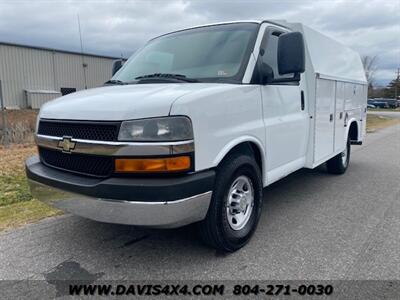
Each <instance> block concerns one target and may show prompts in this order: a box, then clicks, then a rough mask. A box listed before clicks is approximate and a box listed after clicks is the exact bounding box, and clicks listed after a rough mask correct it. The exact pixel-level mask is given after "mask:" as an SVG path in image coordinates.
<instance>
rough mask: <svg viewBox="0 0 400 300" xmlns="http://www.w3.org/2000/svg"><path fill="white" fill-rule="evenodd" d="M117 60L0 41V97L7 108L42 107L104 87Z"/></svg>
mask: <svg viewBox="0 0 400 300" xmlns="http://www.w3.org/2000/svg"><path fill="white" fill-rule="evenodd" d="M115 59H118V58H116V57H108V56H100V55H93V54H81V53H77V52H71V51H64V50H57V49H50V48H43V47H32V46H26V45H18V44H10V43H3V42H0V97H2V98H3V101H4V105H5V107H6V108H11V109H12V108H39V107H40V105H41V104H43V103H45V102H47V101H49V100H51V99H54V98H56V97H59V96H61V95H64V94H68V93H70V92H74V91H77V90H82V89H85V87H86V88H93V87H97V86H101V85H102V84H103V83H104V82H106V81H107V80H109V79H110V77H111V69H112V62H113V61H114V60H115Z"/></svg>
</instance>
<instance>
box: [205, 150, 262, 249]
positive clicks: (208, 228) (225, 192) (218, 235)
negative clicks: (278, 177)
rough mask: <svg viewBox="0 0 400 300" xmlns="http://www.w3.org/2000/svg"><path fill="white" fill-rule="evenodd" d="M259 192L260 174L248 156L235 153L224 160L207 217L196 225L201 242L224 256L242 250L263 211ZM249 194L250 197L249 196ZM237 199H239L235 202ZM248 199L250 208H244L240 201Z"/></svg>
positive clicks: (255, 164)
mask: <svg viewBox="0 0 400 300" xmlns="http://www.w3.org/2000/svg"><path fill="white" fill-rule="evenodd" d="M246 186H247V191H246ZM262 188H263V185H262V176H261V171H260V168H259V166H258V165H257V163H256V162H255V159H254V157H253V156H252V155H251V154H250V155H246V154H242V153H234V154H232V155H230V156H228V157H227V158H226V159H224V161H222V163H221V164H220V165H219V167H218V169H217V177H216V181H215V187H214V191H213V195H212V198H211V202H210V207H209V209H208V212H207V216H206V218H205V219H204V220H203V221H201V222H200V223H198V231H199V234H200V237H201V238H202V240H203V241H204V242H205V243H206V244H208V245H209V246H212V247H214V248H216V249H218V250H220V251H224V252H234V251H236V250H238V249H240V248H241V247H243V246H244V245H245V244H246V243H247V242H248V241H249V240H250V238H251V236H252V235H253V233H254V231H255V230H256V228H257V224H258V220H259V218H260V215H261V208H262ZM240 190H242V192H240ZM251 191H252V195H253V197H250V196H249V195H251ZM239 192H240V193H239ZM238 195H242V196H239V198H237V196H238ZM243 195H244V196H243ZM230 196H231V197H230ZM251 198H252V199H253V201H251V200H250V202H252V203H253V205H251V204H250V205H249V204H247V205H243V204H244V203H248V202H247V201H248V200H243V201H242V199H251ZM237 199H239V200H237ZM236 201H238V202H236ZM233 202H235V203H233ZM238 203H240V205H239V204H238ZM239 211H240V212H239ZM239 215H240V216H241V217H240V218H241V219H240V220H239ZM235 220H236V224H235Z"/></svg>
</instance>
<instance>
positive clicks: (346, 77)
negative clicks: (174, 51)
mask: <svg viewBox="0 0 400 300" xmlns="http://www.w3.org/2000/svg"><path fill="white" fill-rule="evenodd" d="M263 22H266V23H268V22H270V23H272V24H276V25H280V26H283V27H288V28H291V29H292V30H295V31H300V32H302V33H303V36H304V39H305V42H306V49H307V51H308V53H309V58H310V60H311V65H312V67H313V69H314V70H313V71H314V73H316V74H317V75H318V76H320V77H321V78H328V79H336V80H342V81H351V82H358V83H363V84H366V83H367V81H366V78H365V73H364V68H363V65H362V62H361V58H360V55H359V54H358V53H357V52H355V51H354V50H352V49H350V48H349V47H347V46H345V45H343V44H341V43H339V42H338V41H336V40H334V39H332V38H330V37H328V36H326V35H324V34H322V33H320V32H318V31H316V30H314V29H311V28H310V27H308V26H305V25H303V24H300V23H289V22H287V21H285V20H240V21H230V22H219V23H211V24H204V25H201V26H195V27H191V28H198V27H204V26H211V25H221V24H232V23H258V24H260V23H263ZM188 29H189V28H188Z"/></svg>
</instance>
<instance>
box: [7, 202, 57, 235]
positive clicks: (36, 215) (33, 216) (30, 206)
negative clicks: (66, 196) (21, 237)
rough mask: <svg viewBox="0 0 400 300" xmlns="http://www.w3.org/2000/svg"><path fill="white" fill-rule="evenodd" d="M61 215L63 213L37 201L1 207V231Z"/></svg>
mask: <svg viewBox="0 0 400 300" xmlns="http://www.w3.org/2000/svg"><path fill="white" fill-rule="evenodd" d="M60 214H62V212H61V211H59V210H56V209H53V208H51V207H50V206H48V205H46V204H44V203H42V202H40V201H38V200H35V199H33V200H30V201H25V202H19V203H14V204H10V205H5V206H1V207H0V231H3V230H6V229H10V228H15V227H19V226H23V225H25V224H29V223H32V222H37V221H39V220H41V219H44V218H47V217H51V216H56V215H60Z"/></svg>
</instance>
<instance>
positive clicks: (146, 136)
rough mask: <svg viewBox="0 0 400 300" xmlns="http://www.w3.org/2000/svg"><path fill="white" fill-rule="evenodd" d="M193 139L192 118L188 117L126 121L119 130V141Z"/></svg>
mask: <svg viewBox="0 0 400 300" xmlns="http://www.w3.org/2000/svg"><path fill="white" fill-rule="evenodd" d="M191 139H193V130H192V124H191V122H190V119H189V118H187V117H166V118H151V119H142V120H133V121H124V122H122V124H121V128H120V130H119V135H118V140H119V141H135V142H170V141H184V140H191Z"/></svg>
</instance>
